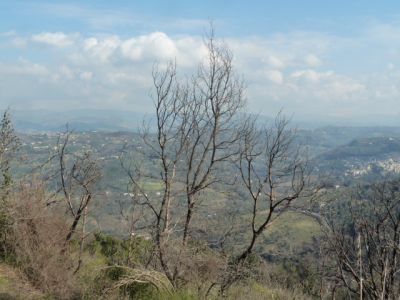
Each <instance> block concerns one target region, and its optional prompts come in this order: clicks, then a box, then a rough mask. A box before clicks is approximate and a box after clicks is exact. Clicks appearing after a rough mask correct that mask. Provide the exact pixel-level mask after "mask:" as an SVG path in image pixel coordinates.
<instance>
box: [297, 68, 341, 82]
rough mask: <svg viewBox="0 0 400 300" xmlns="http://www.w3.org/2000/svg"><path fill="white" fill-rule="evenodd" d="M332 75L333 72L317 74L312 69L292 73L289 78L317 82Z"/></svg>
mask: <svg viewBox="0 0 400 300" xmlns="http://www.w3.org/2000/svg"><path fill="white" fill-rule="evenodd" d="M333 75H334V72H333V71H326V72H317V71H315V70H312V69H307V70H298V71H294V72H293V73H292V74H290V76H291V77H292V78H296V79H306V80H309V81H313V82H318V81H320V80H321V79H324V78H328V77H331V76H333Z"/></svg>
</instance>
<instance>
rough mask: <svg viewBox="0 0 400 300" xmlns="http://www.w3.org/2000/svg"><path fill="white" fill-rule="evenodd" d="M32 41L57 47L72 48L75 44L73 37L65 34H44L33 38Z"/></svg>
mask: <svg viewBox="0 0 400 300" xmlns="http://www.w3.org/2000/svg"><path fill="white" fill-rule="evenodd" d="M32 40H33V41H35V42H38V43H44V44H48V45H52V46H55V47H67V46H71V45H72V44H73V43H74V42H73V39H72V38H71V37H69V36H68V35H66V34H65V33H63V32H42V33H40V34H36V35H33V36H32Z"/></svg>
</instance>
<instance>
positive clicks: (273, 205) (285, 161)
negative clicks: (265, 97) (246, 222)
mask: <svg viewBox="0 0 400 300" xmlns="http://www.w3.org/2000/svg"><path fill="white" fill-rule="evenodd" d="M248 125H249V126H247V129H246V132H245V134H244V135H243V140H242V147H241V153H240V157H239V163H238V167H239V171H240V176H241V178H242V182H243V184H244V186H245V188H246V190H247V191H248V195H249V197H250V201H251V203H252V212H251V239H250V242H249V244H248V246H247V247H246V249H245V250H244V251H243V252H242V253H241V254H240V255H239V257H238V260H239V261H242V260H245V259H246V258H247V257H248V256H249V255H250V254H251V252H252V250H253V248H254V246H255V244H256V241H257V238H258V237H259V236H260V235H261V234H262V233H263V232H264V231H265V229H266V228H267V227H268V226H270V225H271V224H272V223H273V222H274V221H275V220H276V219H277V218H278V217H279V216H280V215H281V214H282V213H283V212H285V211H286V210H287V209H288V208H289V207H290V206H291V204H292V202H293V201H295V200H297V199H298V198H299V197H300V196H301V195H302V193H303V192H304V191H305V188H306V186H307V184H308V180H309V177H308V170H307V160H306V159H305V157H302V156H301V155H300V150H299V148H298V147H296V146H295V145H294V143H293V138H294V131H293V130H290V129H289V128H287V126H288V121H287V119H285V118H284V117H282V116H281V115H280V114H279V115H278V116H277V117H276V119H275V122H274V125H273V126H272V127H271V128H268V129H258V128H257V126H256V124H255V121H251V122H250V123H249V124H248Z"/></svg>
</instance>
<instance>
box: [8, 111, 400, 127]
mask: <svg viewBox="0 0 400 300" xmlns="http://www.w3.org/2000/svg"><path fill="white" fill-rule="evenodd" d="M11 114H12V119H13V123H14V126H15V128H16V129H17V131H21V132H46V131H48V132H54V131H60V130H64V129H65V126H66V124H68V126H69V128H71V129H73V130H77V131H90V130H98V131H137V130H138V128H140V127H141V126H142V124H143V120H144V119H146V120H151V119H152V118H154V114H152V113H147V114H146V113H141V112H137V111H123V110H104V109H98V110H96V109H90V110H89V109H87V110H82V109H81V110H68V111H58V112H56V111H46V110H12V111H11ZM289 118H290V120H291V123H290V124H291V125H292V126H294V127H298V128H304V129H316V128H320V127H324V126H328V125H333V126H335V127H336V126H342V127H370V128H371V127H376V126H378V127H379V126H400V117H396V116H393V117H390V118H388V117H384V118H383V117H373V116H370V117H368V118H365V119H363V120H361V121H360V119H357V120H358V121H356V120H349V119H346V120H345V119H337V118H336V119H335V118H322V116H320V117H318V118H312V117H310V118H305V117H301V116H293V117H291V116H290V115H289ZM258 120H259V122H260V123H268V122H270V121H271V120H273V117H271V116H266V115H259V116H258ZM150 125H151V124H150ZM150 129H151V128H150Z"/></svg>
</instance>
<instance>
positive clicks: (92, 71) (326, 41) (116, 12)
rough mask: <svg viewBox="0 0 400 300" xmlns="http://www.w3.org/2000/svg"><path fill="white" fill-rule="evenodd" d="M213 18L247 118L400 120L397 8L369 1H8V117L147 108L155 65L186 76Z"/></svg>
mask: <svg viewBox="0 0 400 300" xmlns="http://www.w3.org/2000/svg"><path fill="white" fill-rule="evenodd" d="M210 20H212V21H213V23H214V26H215V29H216V34H217V38H220V39H221V40H223V41H224V42H225V43H226V44H227V45H228V46H229V47H230V48H231V50H232V51H233V53H234V56H235V65H236V70H237V72H238V73H239V74H240V75H241V76H243V78H244V79H245V81H246V84H247V92H246V94H247V98H248V103H249V110H250V111H254V112H260V111H261V112H262V113H263V114H266V115H272V114H275V113H276V112H277V111H279V110H280V109H282V108H283V109H284V111H285V112H286V113H287V114H294V115H295V116H297V117H299V118H303V119H304V118H315V119H318V118H319V119H324V118H332V119H335V118H337V119H355V118H366V117H371V116H374V117H376V116H378V117H379V118H382V124H384V123H385V119H387V118H388V117H390V118H396V117H397V116H398V117H399V120H400V115H399V114H400V106H399V105H398V103H399V101H400V2H398V1H367V0H365V1H359V0H353V1H349V0H348V1H321V0H320V1H316V0H314V1H311V0H309V1H307V0H303V1H294V0H293V1H289V0H286V1H282V0H281V1H221V0H214V1H183V0H181V1H18V0H13V1H7V0H2V1H0V108H3V109H4V108H6V107H11V108H13V109H48V110H65V109H69V108H73V109H79V108H82V109H111V108H112V109H116V110H118V109H120V110H137V111H144V112H146V111H151V99H150V97H149V94H150V93H151V67H152V65H153V63H154V61H158V62H161V63H162V62H164V61H167V60H169V59H176V60H177V63H178V68H179V69H180V71H181V72H182V74H190V72H192V71H193V70H194V68H195V67H196V64H197V63H198V62H200V61H201V59H202V58H203V55H204V48H203V46H202V35H203V34H204V32H205V31H206V30H207V28H208V24H209V21H210ZM375 121H376V119H375Z"/></svg>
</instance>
